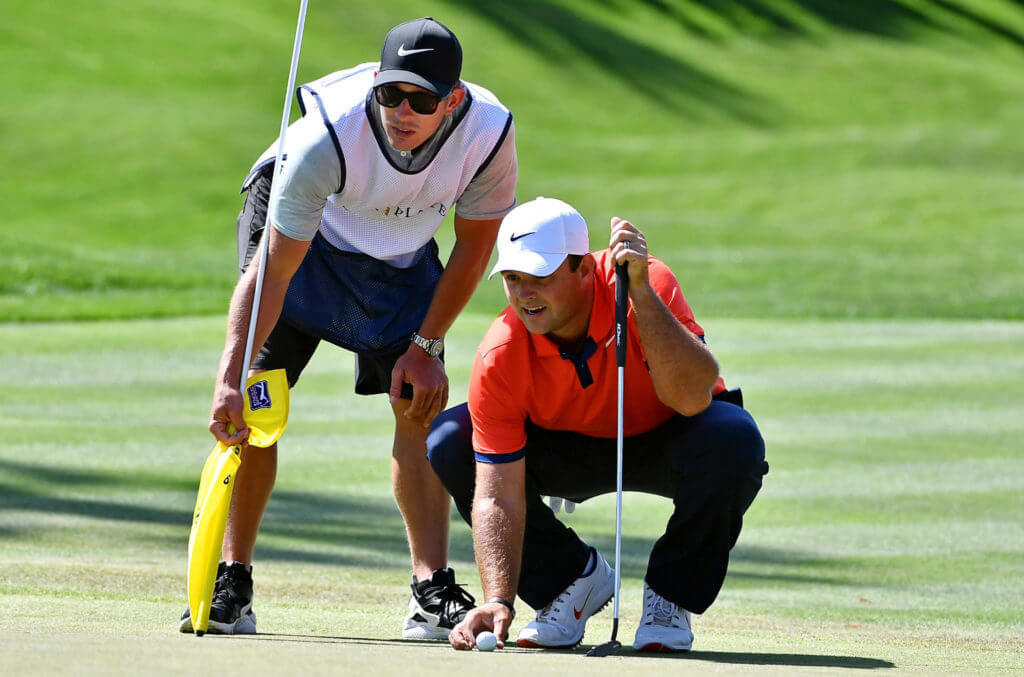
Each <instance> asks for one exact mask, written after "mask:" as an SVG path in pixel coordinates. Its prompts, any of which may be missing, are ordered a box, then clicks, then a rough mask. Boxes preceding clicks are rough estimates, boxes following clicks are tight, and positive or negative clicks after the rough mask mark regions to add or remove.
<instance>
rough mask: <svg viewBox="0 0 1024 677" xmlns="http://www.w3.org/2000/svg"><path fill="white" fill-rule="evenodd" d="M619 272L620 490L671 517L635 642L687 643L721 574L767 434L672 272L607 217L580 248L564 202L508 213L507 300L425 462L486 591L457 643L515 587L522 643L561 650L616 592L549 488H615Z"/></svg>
mask: <svg viewBox="0 0 1024 677" xmlns="http://www.w3.org/2000/svg"><path fill="white" fill-rule="evenodd" d="M617 263H621V264H625V265H626V266H627V268H628V280H629V288H628V295H629V305H630V308H629V315H628V321H627V336H626V343H627V357H626V369H625V389H624V390H625V400H624V402H625V404H624V423H623V426H624V435H625V441H624V463H623V488H624V489H625V490H629V491H641V492H645V493H650V494H655V495H658V496H664V497H665V498H669V499H671V500H672V502H673V506H674V510H673V512H672V515H671V517H670V518H669V520H668V524H667V525H666V527H665V531H664V533H663V535H662V536H661V538H659V539H658V541H657V543H655V545H654V548H653V550H652V551H651V554H650V559H649V561H648V565H647V572H646V576H645V578H644V588H643V615H642V619H641V622H640V625H639V627H638V628H637V630H636V636H635V640H634V643H633V646H634V648H636V649H638V650H641V651H686V650H689V649H690V647H691V646H692V644H693V632H692V629H691V613H696V614H700V613H703V612H704V611H705V610H706V609H707V608H708V607H709V606H710V605H711V603H712V602H713V601H714V600H715V597H716V596H717V595H718V592H719V589H720V588H721V586H722V583H723V581H724V579H725V574H726V568H727V566H728V562H729V551H730V549H731V548H732V546H733V545H734V544H735V543H736V539H737V537H738V536H739V533H740V528H741V526H742V523H743V513H744V512H745V511H746V509H747V508H748V507H749V506H750V504H751V502H752V501H753V500H754V496H755V495H756V494H757V492H758V490H759V489H760V487H761V478H762V476H763V475H764V474H765V473H766V472H767V471H768V465H767V463H765V454H764V442H763V440H762V437H761V434H760V432H759V431H758V428H757V425H756V424H755V423H754V420H753V418H752V417H751V416H750V414H748V413H747V412H746V411H745V410H744V409H743V407H742V396H741V394H740V393H739V391H738V390H736V391H727V390H726V388H725V384H724V382H723V381H722V379H721V378H720V377H719V368H718V363H717V361H716V359H715V357H714V356H713V355H712V353H711V351H710V350H709V349H708V347H707V345H706V343H705V340H704V330H703V329H702V328H701V326H700V325H699V324H697V322H696V320H695V319H694V316H693V313H692V311H691V309H690V306H689V305H688V304H687V302H686V299H685V298H684V297H683V293H682V291H681V289H680V287H679V283H678V281H677V280H676V278H675V276H674V275H673V273H672V271H671V270H670V269H669V268H668V266H666V265H665V264H664V263H662V262H661V261H660V260H658V259H656V258H654V257H651V256H649V255H648V250H647V241H646V239H645V238H644V235H643V233H641V232H640V231H639V230H638V229H637V228H636V227H634V226H633V225H632V224H631V223H629V222H628V221H624V220H621V219H618V218H613V219H612V220H611V237H610V241H609V247H608V249H605V250H603V251H598V252H594V253H590V246H589V237H588V232H587V225H586V223H585V221H584V220H583V217H582V216H581V215H580V214H579V212H577V211H576V210H575V209H573V208H572V207H571V206H569V205H568V204H566V203H565V202H562V201H561V200H555V199H548V198H538V199H536V200H533V201H531V202H528V203H526V204H522V205H520V206H519V207H516V208H515V209H514V210H513V211H512V212H511V213H510V214H509V215H508V216H506V217H505V220H504V223H503V224H502V226H501V230H500V231H499V233H498V262H497V264H496V265H495V266H494V269H493V271H492V272H491V275H492V276H493V275H495V274H498V273H500V274H501V276H502V280H503V282H504V286H505V293H506V295H507V296H508V301H509V305H508V307H507V308H506V309H505V311H504V312H503V313H502V314H501V315H500V316H499V317H498V318H497V319H496V320H495V321H494V323H493V324H492V325H491V328H490V330H489V331H488V332H487V334H486V336H485V337H484V339H483V341H482V343H481V344H480V347H479V349H478V351H477V355H476V361H475V362H474V365H473V371H472V375H471V377H470V383H469V402H468V404H463V405H460V406H457V407H454V408H452V409H449V410H448V411H445V412H444V413H442V414H441V415H440V416H438V417H437V418H436V419H435V420H434V425H433V428H432V430H431V433H430V436H429V437H428V439H427V453H428V456H429V458H430V462H431V464H432V466H433V468H434V470H435V471H436V472H437V474H438V476H439V477H440V478H441V481H442V482H443V483H444V485H445V487H447V489H448V491H449V492H450V493H451V495H452V496H453V497H454V499H455V504H456V506H457V507H458V509H459V513H460V514H461V515H462V517H463V518H464V519H465V520H466V521H467V522H470V523H471V524H472V526H473V542H474V545H475V548H476V560H477V566H478V567H479V569H480V578H481V582H482V585H483V591H484V595H485V599H486V601H485V602H483V603H482V604H481V605H480V606H478V607H476V608H475V609H473V610H472V611H470V612H469V613H468V614H467V615H466V617H465V619H464V620H463V621H462V622H461V623H459V624H458V625H457V626H456V627H455V629H454V630H453V631H452V633H451V635H450V637H449V641H450V642H451V644H452V646H454V647H455V648H456V649H468V648H472V647H473V645H474V642H475V639H474V638H475V636H476V635H477V633H479V632H481V631H482V630H485V629H486V630H492V631H494V633H495V634H496V635H498V637H499V638H502V639H503V638H504V637H505V635H506V633H507V631H508V628H509V624H510V623H511V621H512V619H513V617H514V613H515V612H514V601H515V598H516V595H517V594H518V596H519V597H520V598H521V599H522V600H523V601H525V602H526V603H527V604H528V605H529V606H531V607H533V609H534V610H535V611H536V616H535V618H534V620H532V621H531V622H530V623H528V624H527V625H526V626H525V627H523V628H522V630H521V631H520V632H519V635H518V638H517V643H518V645H519V646H521V647H540V648H569V647H573V646H575V645H577V644H578V643H579V642H580V641H581V640H582V638H583V634H584V629H585V626H586V623H587V619H589V618H590V617H591V616H592V615H593V614H594V613H596V612H597V611H599V610H600V609H601V608H602V607H604V606H605V605H606V604H607V603H608V602H609V601H610V600H611V598H612V596H613V593H614V571H613V570H612V569H611V567H610V566H609V565H608V563H607V562H606V561H605V559H604V557H602V556H601V554H600V553H599V552H598V551H597V550H596V549H595V548H594V547H592V546H589V545H587V543H585V542H584V541H583V540H582V539H581V538H580V537H579V536H578V535H577V534H576V533H575V532H574V531H573V530H572V529H570V528H568V527H567V526H565V524H563V523H562V522H561V521H559V520H558V519H557V518H556V516H555V514H554V513H553V512H552V510H551V509H550V508H549V507H548V505H547V504H546V503H545V502H544V501H543V500H542V496H554V497H561V498H564V499H569V500H572V501H577V502H578V501H582V500H586V499H588V498H591V497H593V496H597V495H599V494H604V493H607V492H610V491H611V492H614V491H615V488H616V434H617V401H618V400H617V398H618V387H617V386H618V377H617V366H616V358H615V270H614V269H615V264H617Z"/></svg>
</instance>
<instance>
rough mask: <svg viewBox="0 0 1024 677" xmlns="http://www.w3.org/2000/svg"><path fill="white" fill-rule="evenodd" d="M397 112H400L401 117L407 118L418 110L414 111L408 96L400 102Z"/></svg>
mask: <svg viewBox="0 0 1024 677" xmlns="http://www.w3.org/2000/svg"><path fill="white" fill-rule="evenodd" d="M395 112H397V113H398V115H399V117H403V118H407V117H409V116H410V115H413V114H414V113H416V111H414V110H413V109H412V106H410V105H409V99H408V98H403V99H402V103H400V104H398V108H396V109H395Z"/></svg>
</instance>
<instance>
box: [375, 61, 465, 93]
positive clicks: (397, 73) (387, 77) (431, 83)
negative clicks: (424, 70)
mask: <svg viewBox="0 0 1024 677" xmlns="http://www.w3.org/2000/svg"><path fill="white" fill-rule="evenodd" d="M393 82H404V83H406V84H409V85H416V86H417V87H422V88H423V89H425V90H427V91H428V92H431V93H433V94H437V95H438V96H439V97H441V98H442V99H443V98H445V97H446V96H448V95H449V94H451V93H452V89H453V87H450V86H448V85H446V84H445V83H443V82H439V81H436V80H428V79H427V78H425V77H423V76H422V75H418V74H416V73H413V72H412V71H403V70H399V69H397V68H394V69H390V70H385V71H380V72H378V73H377V77H375V78H374V79H373V86H374V87H379V86H380V85H389V84H391V83H393Z"/></svg>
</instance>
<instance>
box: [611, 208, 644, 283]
mask: <svg viewBox="0 0 1024 677" xmlns="http://www.w3.org/2000/svg"><path fill="white" fill-rule="evenodd" d="M608 247H609V248H610V249H611V250H612V257H613V258H614V259H615V264H616V265H618V264H620V263H624V264H626V272H627V273H628V274H629V289H630V291H633V290H635V289H643V288H644V287H646V286H647V285H649V284H650V283H649V282H648V278H647V239H646V238H645V237H644V234H643V233H641V232H640V231H639V230H637V229H636V226H634V225H633V224H632V223H630V222H629V221H625V220H623V219H620V218H619V217H617V216H613V217H612V236H611V239H610V240H609V242H608Z"/></svg>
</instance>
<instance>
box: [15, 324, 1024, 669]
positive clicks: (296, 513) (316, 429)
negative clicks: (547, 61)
mask: <svg viewBox="0 0 1024 677" xmlns="http://www.w3.org/2000/svg"><path fill="white" fill-rule="evenodd" d="M702 320H703V321H704V323H705V325H706V326H707V327H708V329H709V335H710V336H711V340H712V345H713V346H714V348H715V349H716V352H717V355H718V357H719V359H720V361H721V362H722V364H723V368H724V375H725V377H726V379H727V381H728V382H730V383H733V384H738V385H742V386H743V387H744V391H745V394H746V397H747V401H748V406H749V408H750V410H751V411H752V412H753V413H754V415H755V417H756V418H757V420H758V421H759V423H760V425H761V428H762V431H763V432H764V435H765V438H766V439H767V441H768V459H769V462H770V464H771V471H770V473H769V474H768V476H767V477H766V479H765V485H764V489H763V490H762V492H761V494H760V496H759V497H758V498H757V500H756V501H755V503H754V505H753V506H752V508H751V510H750V511H749V512H748V514H747V518H746V523H745V527H744V531H743V534H742V536H741V538H740V541H739V544H738V545H737V547H736V548H735V550H734V551H733V557H732V562H731V565H730V570H729V577H728V579H727V581H726V584H725V587H724V589H723V591H722V593H721V595H720V597H719V599H718V601H717V602H716V603H715V605H714V606H713V607H712V608H711V609H710V610H709V611H708V613H706V614H704V615H703V616H702V617H700V618H698V619H696V621H695V625H696V630H697V637H698V644H697V651H695V652H694V653H693V654H692V655H691V656H689V657H687V658H682V659H678V660H676V661H675V662H673V663H672V664H671V668H670V669H673V670H675V669H678V668H690V669H696V670H707V669H716V670H726V671H736V672H743V673H746V672H750V671H752V670H754V669H764V670H775V671H780V672H792V671H794V670H797V669H801V670H802V669H814V670H819V671H820V670H826V669H830V668H836V669H842V670H843V671H844V672H845V671H848V670H852V669H863V670H870V671H875V672H877V671H878V670H889V669H900V670H906V671H912V672H938V671H953V672H961V671H964V672H976V671H986V672H1000V671H1009V670H1011V669H1012V668H1015V667H1016V668H1019V665H1020V660H1021V658H1022V657H1024V645H1022V643H1021V641H1020V637H1021V636H1022V635H1021V633H1022V632H1024V623H1022V619H1024V603H1022V601H1021V600H1022V599H1024V585H1022V581H1024V565H1022V564H1021V563H1022V561H1024V559H1022V557H1024V526H1022V522H1021V520H1020V516H1021V515H1022V514H1024V499H1022V496H1024V460H1022V458H1021V456H1020V451H1019V440H1020V439H1021V436H1022V434H1024V423H1022V422H1021V420H1020V417H1019V416H1017V415H1016V414H1017V413H1018V412H1019V410H1020V403H1021V402H1022V401H1024V385H1022V381H1021V379H1020V378H1019V377H1018V376H1019V374H1020V371H1021V365H1024V324H1022V323H1020V322H995V321H986V322H975V321H956V322H942V323H938V322H926V321H915V320H911V321H851V320H844V321H832V322H818V321H813V322H812V321H799V320H771V321H763V320H729V319H713V318H702ZM488 322H489V316H487V315H481V314H468V315H466V316H464V317H463V318H462V319H461V320H460V322H459V323H458V324H457V326H456V328H455V331H454V332H453V334H452V336H451V337H450V348H449V350H448V354H449V356H450V358H449V359H450V374H451V376H452V383H453V394H452V401H453V402H454V401H461V400H462V399H463V398H464V397H465V384H466V381H467V378H468V370H469V367H470V360H471V356H472V354H473V348H474V347H475V345H476V343H477V342H478V341H479V339H480V337H481V335H482V333H483V331H484V329H485V328H486V326H487V324H488ZM222 332H223V328H222V321H221V320H220V319H219V318H195V319H183V320H158V321H132V322H99V323H86V324H82V323H77V324H76V323H71V324H68V323H54V324H23V325H3V326H0V363H2V364H4V365H5V367H4V369H5V388H4V390H3V391H2V394H0V424H2V426H3V430H4V434H5V438H4V440H3V441H2V442H0V542H2V544H3V547H2V548H0V606H2V608H3V609H4V614H3V619H2V627H4V628H5V630H6V632H5V633H3V639H2V640H0V646H3V648H4V650H3V651H2V652H0V656H3V657H2V658H0V665H5V666H7V667H8V670H7V672H12V671H13V672H18V673H22V672H32V671H35V670H36V669H39V670H41V669H43V667H44V666H58V667H59V666H64V667H66V668H68V669H70V667H71V666H72V665H75V666H79V667H81V668H82V669H87V670H88V669H89V668H94V669H95V670H96V671H100V670H119V669H123V668H124V666H126V665H128V664H129V663H127V662H126V661H127V660H128V658H127V657H128V656H132V657H133V658H132V659H131V660H132V661H136V662H137V661H139V660H143V661H145V662H146V663H147V664H152V665H153V666H154V668H155V669H156V670H157V671H158V672H164V671H166V672H171V671H177V670H180V669H192V668H190V667H189V666H194V665H197V664H204V663H202V661H207V660H222V659H225V658H226V657H228V656H231V657H232V659H231V660H232V662H233V663H232V664H233V665H234V669H235V670H236V671H238V672H242V671H245V670H247V669H253V670H258V671H270V670H272V669H276V668H280V669H281V670H285V671H289V672H291V671H304V672H309V671H311V670H313V671H319V670H321V669H327V666H344V667H345V668H348V669H360V670H367V671H370V672H373V673H379V672H392V671H397V670H403V671H404V670H407V669H408V667H409V666H410V665H412V664H413V663H415V664H416V665H417V669H422V670H423V671H425V672H427V673H439V672H444V671H448V672H450V671H451V670H453V669H466V668H467V667H468V668H469V669H472V670H476V669H487V668H485V667H484V665H485V664H482V663H478V662H477V661H482V660H497V661H501V665H502V667H508V668H511V669H513V670H530V671H537V672H540V673H544V674H547V673H553V672H555V671H566V670H569V671H576V670H580V669H582V668H581V665H582V664H580V663H578V662H577V661H579V660H582V659H581V658H579V657H578V656H576V655H571V654H570V655H565V654H559V653H544V654H542V655H532V656H530V657H528V658H527V657H524V656H522V655H520V654H521V653H523V652H505V655H501V656H494V657H491V658H483V657H480V656H479V655H475V654H474V655H470V656H462V655H456V654H454V652H451V651H449V650H447V649H445V648H444V647H443V645H418V644H413V645H410V644H408V643H402V642H396V641H394V638H395V637H396V635H397V634H398V628H399V627H400V623H401V619H402V609H403V605H404V603H405V600H406V598H407V593H408V588H407V585H408V570H407V567H408V554H407V551H406V545H405V538H404V530H403V526H402V522H401V518H400V516H399V514H398V511H397V509H396V508H395V506H394V503H393V499H392V498H391V496H390V484H389V477H388V460H387V457H388V453H387V450H388V448H389V447H390V433H389V430H390V421H389V419H390V414H389V413H388V411H387V407H386V405H385V403H384V401H383V400H382V398H380V397H376V398H357V397H355V396H354V395H352V394H350V392H351V388H352V365H351V358H350V357H349V356H348V355H346V354H345V353H343V352H341V351H337V350H322V351H320V352H319V353H318V354H317V355H316V356H315V358H314V360H313V362H312V363H311V365H310V367H309V370H308V372H307V373H306V375H304V376H303V380H302V383H301V385H300V387H299V388H297V389H296V390H295V392H294V393H293V400H292V405H293V406H292V418H291V421H290V423H289V429H288V432H287V433H286V441H285V442H284V443H283V445H282V460H281V467H280V470H279V476H278V484H277V488H276V491H275V493H274V496H273V498H272V501H271V505H270V508H269V510H268V513H267V516H266V519H265V520H264V524H263V528H262V531H261V537H260V540H259V543H258V546H257V555H256V557H257V564H256V566H257V573H256V581H257V597H258V599H257V604H256V609H257V612H258V615H259V619H260V629H261V631H262V632H265V633H268V636H267V637H262V638H260V639H239V640H230V641H224V640H221V639H210V640H204V641H197V640H195V639H193V638H190V637H184V636H181V637H179V636H177V634H176V632H175V627H176V618H177V615H178V614H179V613H180V611H181V608H182V606H183V603H184V587H185V543H186V541H187V533H188V524H189V515H190V510H191V507H192V503H193V501H194V491H195V486H196V482H197V476H198V471H199V468H200V465H201V463H202V461H203V459H204V458H205V454H206V451H207V450H208V448H209V446H210V444H211V443H210V440H209V436H208V434H207V433H206V432H205V431H204V430H203V427H202V425H201V422H202V421H203V420H205V414H206V412H207V409H208V406H209V391H210V384H211V374H212V370H213V368H214V365H215V364H216V361H217V357H218V354H219V350H220V345H221V342H222ZM964 337H969V338H970V346H971V349H970V350H965V349H964V345H965V341H964ZM342 412H344V413H342ZM668 512H669V505H668V502H666V501H664V500H661V499H657V498H654V497H647V496H643V495H639V494H627V495H626V501H625V509H624V515H623V529H624V536H625V538H624V541H623V569H622V570H623V586H624V587H623V598H622V610H621V614H622V619H623V620H622V636H623V637H624V638H626V639H631V638H632V633H633V631H634V629H635V626H636V623H637V621H638V618H639V610H640V587H641V581H642V576H643V571H644V568H645V564H646V557H647V553H648V551H649V549H650V547H651V545H652V544H653V541H654V539H655V538H656V537H657V536H658V535H659V534H660V531H661V525H662V524H663V523H664V521H665V519H667V516H668ZM613 514H614V498H613V497H610V496H607V497H602V498H599V499H595V500H593V501H591V502H588V503H585V504H583V505H581V506H579V508H578V509H577V511H576V512H575V513H574V514H573V515H571V516H567V517H566V518H565V519H566V520H567V521H568V522H569V523H570V524H571V525H572V526H573V528H575V529H576V530H577V531H578V532H579V533H580V534H581V535H582V536H583V537H584V538H585V539H587V540H588V541H589V542H591V543H593V544H595V545H597V546H598V547H600V548H601V549H602V550H604V551H605V553H606V554H608V555H609V556H610V555H611V552H612V551H613V544H614V520H613V519H612V517H613ZM451 551H452V558H453V562H454V566H455V567H456V568H457V570H458V571H459V572H460V574H461V577H462V578H463V579H465V580H466V581H467V582H469V583H470V590H471V591H472V592H473V593H475V594H479V592H480V589H479V582H478V580H477V579H476V575H475V570H474V567H473V563H472V562H473V554H472V541H471V538H470V534H469V531H468V529H467V528H466V527H465V526H464V525H463V524H461V522H459V521H458V519H457V518H456V521H455V522H454V524H453V536H452V548H451ZM520 606H521V607H522V605H520ZM520 610H521V612H522V613H521V616H520V619H519V620H518V621H517V623H516V626H515V627H516V629H517V628H518V627H519V625H521V624H522V623H524V622H526V620H528V617H529V613H528V610H527V609H525V608H521V609H520ZM610 616H611V614H610V613H609V612H607V611H606V612H604V613H602V614H600V615H598V616H596V617H595V618H594V620H593V622H592V623H591V624H590V626H589V628H588V632H587V636H586V639H585V643H584V646H588V645H589V644H591V643H596V642H600V641H603V640H604V639H605V637H606V636H607V634H608V632H609V631H610ZM240 648H241V649H244V650H242V651H239V649H240ZM44 656H45V662H44V659H43V657H44ZM659 660H663V659H657V658H641V657H639V656H634V655H632V654H631V653H630V652H628V651H627V652H624V654H623V656H622V657H621V658H619V659H610V660H609V661H606V662H602V663H600V664H599V665H597V666H591V665H589V664H588V665H587V669H588V670H596V671H601V672H604V671H608V672H612V671H614V672H616V673H622V672H626V673H629V674H631V673H633V672H640V671H650V670H652V669H667V668H669V664H665V663H659V662H657V661H659ZM235 661H237V662H235ZM486 665H493V663H489V664H486ZM337 669H340V668H337ZM90 671H91V670H90Z"/></svg>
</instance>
